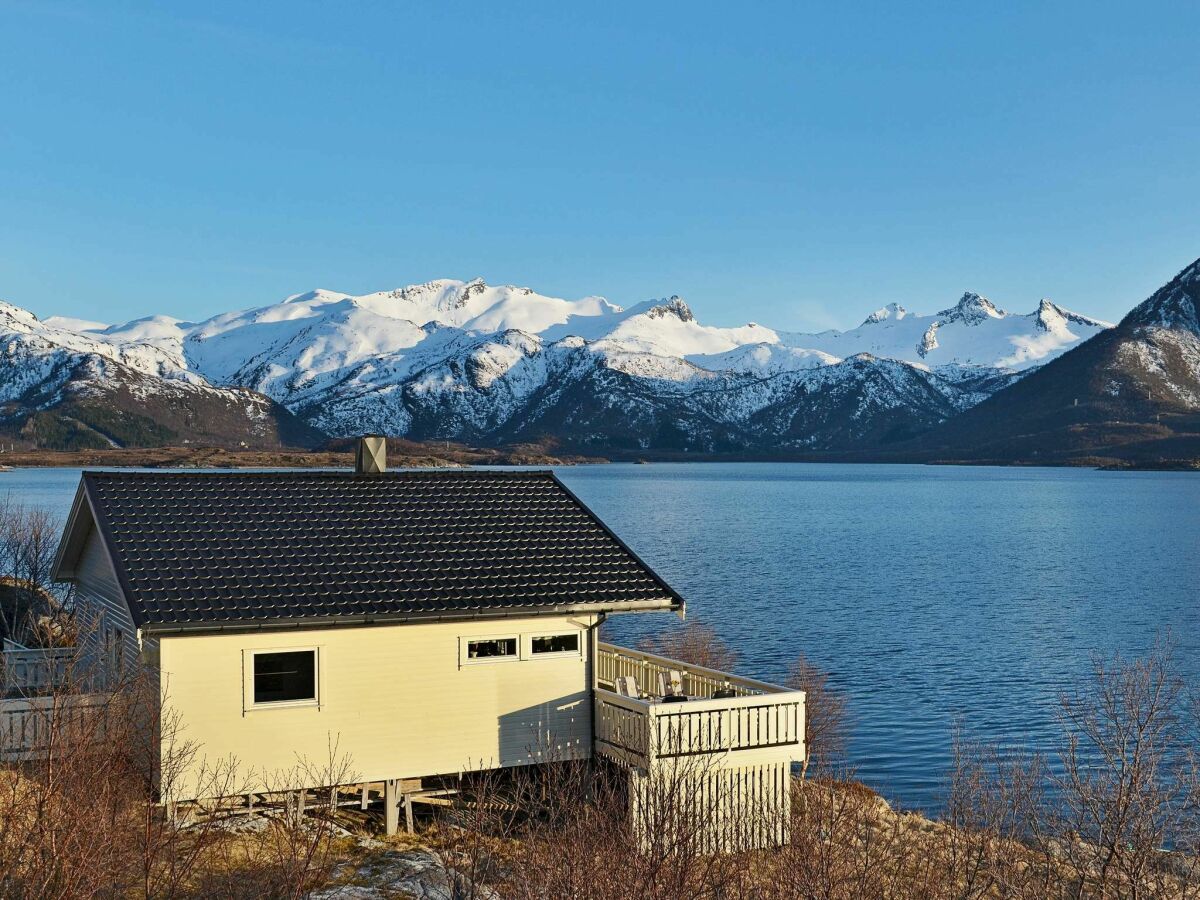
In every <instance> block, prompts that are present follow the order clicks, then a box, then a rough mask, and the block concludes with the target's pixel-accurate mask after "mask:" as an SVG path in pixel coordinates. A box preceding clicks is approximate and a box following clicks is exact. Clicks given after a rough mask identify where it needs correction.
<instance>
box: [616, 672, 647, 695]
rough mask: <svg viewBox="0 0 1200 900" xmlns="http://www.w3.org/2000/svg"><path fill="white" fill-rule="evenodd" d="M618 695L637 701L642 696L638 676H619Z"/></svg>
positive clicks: (617, 683)
mask: <svg viewBox="0 0 1200 900" xmlns="http://www.w3.org/2000/svg"><path fill="white" fill-rule="evenodd" d="M616 687H617V693H618V694H620V695H621V696H622V697H633V698H634V699H635V700H636V699H638V698H640V697H641V696H642V694H641V691H639V690H638V683H637V676H635V675H618V676H617V681H616Z"/></svg>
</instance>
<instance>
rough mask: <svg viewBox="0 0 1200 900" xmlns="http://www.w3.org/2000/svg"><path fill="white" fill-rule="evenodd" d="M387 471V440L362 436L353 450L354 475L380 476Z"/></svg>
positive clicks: (373, 436)
mask: <svg viewBox="0 0 1200 900" xmlns="http://www.w3.org/2000/svg"><path fill="white" fill-rule="evenodd" d="M386 471H387V438H385V437H380V436H379V435H374V434H371V435H363V436H362V437H360V438H359V439H358V445H357V446H356V447H355V449H354V474H356V475H382V474H383V473H384V472H386Z"/></svg>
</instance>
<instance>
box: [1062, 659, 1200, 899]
mask: <svg viewBox="0 0 1200 900" xmlns="http://www.w3.org/2000/svg"><path fill="white" fill-rule="evenodd" d="M1187 701H1188V697H1187V696H1186V694H1185V685H1184V682H1183V679H1182V678H1181V677H1180V675H1179V672H1178V668H1177V665H1176V661H1175V648H1174V643H1173V641H1172V640H1171V639H1170V638H1169V637H1168V638H1163V639H1161V640H1160V641H1159V642H1158V643H1157V644H1156V646H1155V647H1154V648H1153V650H1152V652H1151V653H1150V654H1149V655H1148V656H1147V657H1146V658H1144V659H1136V660H1126V659H1123V658H1122V657H1120V656H1115V657H1113V658H1112V659H1109V660H1105V659H1103V658H1101V657H1099V656H1097V657H1095V658H1094V659H1093V666H1092V673H1091V677H1090V678H1089V680H1088V681H1087V682H1086V683H1085V684H1084V685H1083V686H1082V687H1081V688H1079V689H1076V690H1075V691H1072V692H1069V693H1065V694H1063V696H1062V698H1061V701H1060V713H1059V719H1060V723H1061V726H1062V735H1063V738H1062V746H1061V749H1060V763H1061V765H1060V772H1059V773H1057V774H1056V775H1055V776H1054V778H1053V787H1054V789H1055V791H1056V792H1057V794H1058V796H1059V797H1060V802H1059V803H1058V804H1057V805H1055V806H1054V807H1053V808H1052V818H1051V824H1052V830H1053V831H1054V832H1055V834H1056V835H1057V836H1058V838H1059V840H1060V852H1061V854H1062V857H1063V860H1064V864H1065V865H1066V866H1067V867H1069V869H1070V871H1071V878H1072V886H1071V890H1070V895H1071V896H1074V897H1085V896H1099V897H1115V898H1125V897H1129V898H1138V897H1161V896H1168V895H1170V893H1171V892H1172V891H1174V890H1175V889H1176V887H1177V885H1178V883H1179V880H1180V878H1181V877H1184V878H1192V877H1194V876H1195V875H1196V858H1195V851H1196V849H1197V844H1198V840H1197V838H1198V833H1200V789H1198V778H1197V747H1198V745H1200V729H1197V721H1196V718H1195V717H1194V716H1191V715H1189V711H1188V708H1187V707H1188V703H1187Z"/></svg>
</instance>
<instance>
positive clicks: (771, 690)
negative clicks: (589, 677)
mask: <svg viewBox="0 0 1200 900" xmlns="http://www.w3.org/2000/svg"><path fill="white" fill-rule="evenodd" d="M598 649H599V653H598V654H597V659H596V676H597V678H596V680H597V687H596V690H595V722H596V745H597V746H596V749H597V751H598V752H600V753H602V754H604V755H607V756H610V757H612V758H614V759H617V760H619V761H621V762H624V763H626V764H629V765H636V766H640V767H642V768H645V767H647V766H649V765H650V763H651V762H652V761H653V760H662V759H670V758H678V757H685V756H703V755H711V754H731V753H737V754H741V753H743V752H749V753H751V754H752V755H754V756H755V757H759V758H761V757H764V756H765V757H770V758H772V759H777V760H783V759H786V760H788V761H799V760H801V759H803V758H804V692H803V691H793V690H788V689H787V688H782V687H778V686H777V685H773V684H768V683H766V682H763V681H755V680H753V679H750V678H742V677H740V676H737V675H732V674H730V673H728V672H718V671H716V670H714V669H706V668H703V667H701V666H689V665H688V664H686V663H681V662H678V661H676V660H671V659H667V658H666V657H662V656H655V655H653V654H650V653H640V652H638V651H635V650H628V649H626V648H624V647H617V646H614V645H612V644H604V643H602V644H600V645H599V648H598ZM669 670H675V671H678V672H681V673H682V674H683V690H684V693H685V694H687V695H688V696H690V697H692V698H694V699H691V700H688V701H687V702H685V703H665V702H662V700H661V698H658V697H654V696H644V697H642V698H635V697H624V696H621V695H620V694H618V693H617V692H616V690H615V684H616V679H617V678H618V677H620V676H623V675H633V676H635V677H636V678H637V681H638V685H639V686H641V687H642V689H643V691H644V690H645V689H646V687H647V686H650V685H654V684H656V683H657V681H658V677H657V676H658V674H659V673H660V672H667V671H669ZM718 690H725V691H732V692H733V693H734V694H735V695H736V696H733V697H727V698H721V699H718V698H714V697H713V696H712V695H713V693H715V692H716V691H718Z"/></svg>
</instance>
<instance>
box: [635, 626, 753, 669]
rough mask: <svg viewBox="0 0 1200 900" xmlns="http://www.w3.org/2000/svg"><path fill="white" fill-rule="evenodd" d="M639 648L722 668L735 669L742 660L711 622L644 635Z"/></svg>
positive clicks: (687, 661)
mask: <svg viewBox="0 0 1200 900" xmlns="http://www.w3.org/2000/svg"><path fill="white" fill-rule="evenodd" d="M637 649H638V650H641V651H642V652H643V653H654V654H657V655H658V656H667V657H670V658H671V659H677V660H679V661H680V662H686V663H691V664H692V665H694V666H704V667H706V668H709V669H717V670H719V671H722V672H732V671H733V670H734V667H735V666H736V665H737V661H738V655H737V651H735V650H734V649H733V648H732V647H730V646H729V645H728V644H726V643H725V642H724V641H723V640H721V637H720V636H719V635H718V634H717V633H716V631H714V630H713V629H712V628H711V627H710V626H708V625H704V624H702V623H700V622H688V623H687V624H686V625H682V626H678V627H676V628H672V629H670V630H668V631H662V632H659V633H658V634H654V635H649V636H647V637H644V638H642V640H640V641H638V645H637Z"/></svg>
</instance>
